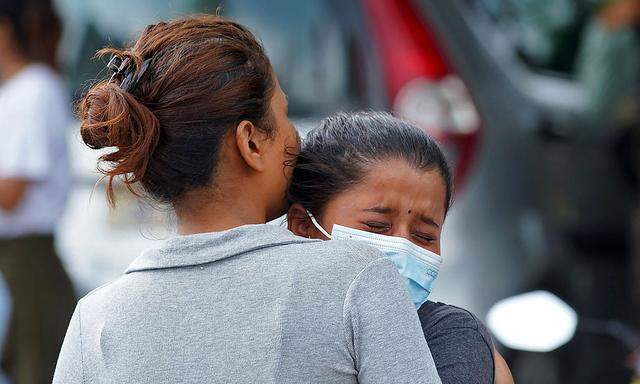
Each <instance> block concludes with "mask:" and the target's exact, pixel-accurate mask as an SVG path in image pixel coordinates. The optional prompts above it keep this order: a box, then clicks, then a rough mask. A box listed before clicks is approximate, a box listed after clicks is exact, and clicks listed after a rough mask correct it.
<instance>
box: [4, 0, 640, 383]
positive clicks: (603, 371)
mask: <svg viewBox="0 0 640 384" xmlns="http://www.w3.org/2000/svg"><path fill="white" fill-rule="evenodd" d="M54 3H55V6H56V10H57V12H58V14H59V15H60V17H61V20H62V26H63V29H62V40H61V43H60V46H59V49H58V54H57V57H58V61H59V64H60V66H59V68H60V71H61V73H62V75H63V77H64V79H65V81H66V87H67V89H68V97H69V98H70V99H71V100H77V99H78V98H79V97H80V96H81V95H82V93H83V92H84V91H86V90H87V89H88V87H89V86H90V85H91V84H92V82H93V81H95V79H101V78H103V77H104V76H106V70H105V64H106V63H105V62H103V61H99V60H92V57H93V55H94V54H95V51H96V50H97V49H98V48H100V47H103V46H105V45H114V46H121V45H122V44H124V43H126V42H128V41H131V40H132V39H133V38H134V37H135V36H136V34H137V33H138V32H140V31H141V29H142V28H143V27H144V26H145V25H147V24H149V23H152V22H154V21H157V20H159V19H166V18H171V17H175V16H179V15H182V14H186V13H192V12H215V11H216V10H218V9H219V12H220V13H221V14H222V15H224V16H227V17H230V18H233V19H235V20H237V21H239V22H241V23H243V24H246V25H248V26H250V27H251V29H252V30H253V31H254V32H255V33H256V35H257V36H258V37H259V38H260V39H261V40H262V41H263V42H264V45H265V47H266V49H267V52H268V54H269V56H270V58H271V60H272V63H273V65H274V67H275V69H276V72H277V73H278V78H279V79H280V82H281V84H282V87H283V89H284V90H285V92H286V93H287V94H288V96H289V100H290V108H289V109H290V116H291V118H292V121H293V122H294V123H295V124H296V125H297V127H298V129H299V130H300V131H301V133H303V134H304V132H305V131H307V130H308V129H310V128H312V127H313V126H314V125H315V124H316V123H317V122H318V121H319V119H321V118H322V117H324V116H326V115H327V114H330V113H332V112H335V111H338V110H358V109H381V110H389V111H392V112H394V113H395V114H397V115H399V116H401V117H403V118H406V119H409V120H412V121H415V122H417V123H418V124H420V126H421V127H423V128H424V129H426V130H427V131H428V132H429V133H431V134H432V135H434V136H435V137H437V138H438V139H439V141H440V142H441V143H442V145H443V146H444V148H445V149H446V152H447V154H448V156H449V159H450V161H451V162H452V164H453V165H454V169H455V176H456V181H455V184H456V195H455V202H454V205H453V209H452V211H451V212H450V214H449V216H448V217H447V222H446V224H445V228H444V241H443V252H442V254H443V256H444V259H445V263H444V267H443V270H442V272H441V274H440V276H439V278H438V281H437V283H436V286H435V291H434V292H433V294H432V295H433V297H432V299H433V300H438V301H442V302H446V303H449V304H453V305H457V306H461V307H464V308H467V309H469V310H471V311H472V312H474V313H475V314H476V315H478V316H479V317H480V318H483V317H484V316H485V315H486V313H487V311H488V310H489V309H490V308H491V306H492V305H493V304H494V303H496V302H497V301H498V300H500V299H503V298H506V297H509V296H512V295H515V294H518V293H521V292H526V291H531V290H537V289H544V290H547V291H550V292H552V293H554V294H556V295H557V296H558V297H560V298H562V299H563V300H564V301H566V302H567V303H568V304H569V305H570V306H571V307H573V308H574V309H575V311H576V312H577V313H578V315H579V316H580V317H581V318H589V319H599V320H603V321H609V320H616V321H619V322H620V323H616V324H625V325H626V326H628V327H629V329H637V327H640V315H638V314H639V313H640V312H639V311H640V206H639V205H638V196H639V192H640V168H639V167H640V135H639V133H640V132H639V128H640V126H639V124H640V2H639V1H637V0H601V1H598V0H591V1H590V0H447V1H434V0H422V1H421V0H305V1H295V0H289V1H287V0H270V1H261V0H227V1H220V2H218V1H214V0H165V1H162V0H138V1H124V0H110V1H101V0H56V1H55V2H54ZM2 129H7V127H6V126H3V122H2V121H0V130H2ZM65 134H66V139H67V141H68V147H69V151H70V152H69V164H70V168H71V178H70V180H71V181H70V183H71V184H70V192H69V197H68V201H67V205H66V209H65V211H64V214H63V215H62V218H61V219H60V220H59V222H58V224H57V226H56V228H55V233H54V237H55V245H56V250H57V252H58V254H59V256H60V258H61V260H62V262H63V265H64V267H65V269H66V271H67V272H68V274H69V276H70V278H71V281H72V283H73V287H74V289H75V293H76V295H77V296H78V297H81V296H82V295H84V294H86V293H87V292H89V291H90V290H92V289H94V288H96V287H97V286H99V285H101V284H104V283H105V282H108V281H110V280H112V279H114V278H116V277H117V276H118V275H120V274H121V273H122V272H123V271H124V269H125V268H126V266H127V265H128V264H129V263H130V262H131V261H132V260H133V259H134V258H135V257H136V256H137V255H138V254H139V252H140V251H141V250H142V249H144V248H146V247H148V246H150V245H152V244H153V243H154V242H157V241H160V240H162V239H164V238H166V237H167V236H170V235H171V233H172V230H171V227H172V225H171V224H172V219H171V215H170V213H169V212H168V210H164V209H159V208H157V207H151V206H148V205H146V204H145V203H144V202H141V201H138V200H136V199H134V198H133V197H132V196H131V195H130V194H128V193H126V192H125V191H124V189H123V188H121V190H119V195H121V196H118V206H117V208H116V209H113V210H112V209H110V208H109V207H108V206H107V204H106V199H105V195H104V191H103V188H102V186H101V185H100V184H97V183H96V182H97V180H98V179H99V174H98V173H97V172H96V170H95V164H96V158H97V155H96V154H95V153H93V151H90V150H88V149H87V148H85V147H84V146H83V145H82V144H81V141H80V139H79V136H78V130H77V124H76V123H73V124H70V125H69V127H68V129H67V131H66V133H65ZM5 301H6V300H5ZM7 308H8V307H7ZM1 323H2V321H1V319H0V325H2V324H1ZM0 332H1V331H0ZM609 333H611V332H609ZM629 337H631V336H629ZM1 339H2V337H0V340H1ZM627 341H628V342H627V345H625V343H624V342H622V340H619V338H618V339H616V338H615V337H612V336H611V335H610V334H607V332H604V331H603V332H587V331H581V330H580V327H579V328H578V331H577V332H576V334H575V336H574V337H573V339H572V340H571V341H569V342H568V343H567V344H565V345H564V346H561V347H559V348H557V349H555V350H553V351H551V352H524V351H517V350H515V349H514V350H512V349H509V348H507V347H504V346H501V345H500V344H499V343H498V342H497V344H498V347H499V349H500V350H501V352H502V353H503V355H504V356H505V358H506V360H507V362H508V363H509V365H510V367H511V369H512V371H513V374H514V377H515V380H516V382H518V383H545V384H553V383H601V382H603V381H604V380H607V382H609V383H630V382H631V380H632V374H633V369H632V367H631V366H632V365H633V363H634V361H633V359H632V358H630V357H629V356H630V353H631V351H630V350H629V349H630V347H633V343H632V342H629V340H627ZM638 346H640V345H638ZM1 380H2V379H1V378H0V382H1Z"/></svg>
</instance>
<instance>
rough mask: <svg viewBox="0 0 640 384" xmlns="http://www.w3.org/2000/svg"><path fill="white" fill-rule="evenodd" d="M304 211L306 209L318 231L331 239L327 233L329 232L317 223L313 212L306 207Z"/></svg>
mask: <svg viewBox="0 0 640 384" xmlns="http://www.w3.org/2000/svg"><path fill="white" fill-rule="evenodd" d="M305 211H307V215H308V216H309V218H310V219H311V222H312V223H313V225H314V226H315V227H316V228H317V229H318V231H320V232H321V233H322V234H323V235H325V236H326V237H327V239H331V235H330V234H329V232H327V231H325V230H324V228H322V226H321V225H320V224H318V221H317V220H316V218H315V217H313V214H312V213H311V212H309V210H308V209H305Z"/></svg>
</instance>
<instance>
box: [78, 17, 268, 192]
mask: <svg viewBox="0 0 640 384" xmlns="http://www.w3.org/2000/svg"><path fill="white" fill-rule="evenodd" d="M98 55H99V56H104V55H116V56H117V57H119V58H120V59H122V60H124V61H128V62H130V63H131V66H132V67H131V69H130V71H134V73H135V72H140V73H142V71H141V68H142V67H143V62H144V61H145V60H149V67H148V69H147V70H146V71H144V72H143V73H142V75H141V76H140V79H139V81H138V83H137V85H135V86H134V87H132V88H128V90H127V91H125V90H123V89H122V87H121V86H120V83H121V82H122V77H123V76H119V77H116V80H115V81H111V82H110V81H108V80H107V81H103V82H101V83H99V84H97V85H95V86H93V87H92V88H91V89H90V90H89V92H88V93H87V94H86V95H85V96H84V98H83V99H82V100H81V101H80V103H79V106H78V114H79V117H80V119H81V128H80V132H81V135H82V138H83V140H84V142H85V143H86V144H87V145H88V146H89V147H91V148H94V149H99V148H104V147H115V148H116V150H115V151H113V152H110V153H108V154H106V155H103V156H102V157H101V158H100V164H99V166H98V169H99V170H100V171H101V172H102V173H103V174H104V175H106V176H107V177H108V181H109V182H108V186H107V195H108V198H109V201H110V202H111V203H113V202H114V195H113V179H114V178H115V177H121V178H122V179H123V181H124V183H125V185H126V186H127V188H129V190H131V191H132V192H134V190H133V188H132V187H133V184H134V183H137V182H140V184H141V185H142V187H143V189H144V191H145V192H146V193H147V194H149V195H150V196H151V197H153V198H155V199H156V200H158V201H160V202H170V203H173V202H176V201H177V200H178V199H180V197H181V196H183V194H184V193H185V192H186V191H188V190H190V189H194V188H199V187H206V186H209V185H210V184H211V182H212V178H213V175H214V173H215V165H216V162H217V160H218V152H219V147H220V143H221V141H222V139H223V137H224V135H225V134H226V133H227V132H228V131H229V129H231V128H232V127H234V126H236V125H237V124H238V123H239V122H241V121H243V120H248V121H251V122H253V123H254V124H255V125H256V126H257V127H259V128H260V129H263V130H265V131H266V132H268V133H271V131H272V129H273V128H272V125H271V124H270V121H271V118H270V113H269V111H270V110H269V106H270V103H269V101H270V98H271V95H272V93H273V88H274V83H275V79H274V77H273V74H272V69H271V64H270V62H269V59H268V58H267V56H266V55H265V53H264V50H263V48H262V46H261V44H260V43H259V42H258V41H257V40H256V38H255V37H254V36H253V35H252V34H251V32H249V30H248V29H247V28H245V27H244V26H242V25H240V24H237V23H234V22H232V21H229V20H225V19H223V18H221V17H218V16H212V15H196V16H189V17H186V18H182V19H178V20H174V21H170V22H161V23H158V24H155V25H150V26H148V27H147V28H146V29H145V30H144V32H143V33H142V35H141V36H140V37H139V38H138V40H137V41H136V42H135V44H134V45H133V46H132V47H130V48H127V49H123V50H119V49H114V48H105V49H103V50H101V51H99V52H98ZM127 59H128V60H127ZM134 193H135V192H134Z"/></svg>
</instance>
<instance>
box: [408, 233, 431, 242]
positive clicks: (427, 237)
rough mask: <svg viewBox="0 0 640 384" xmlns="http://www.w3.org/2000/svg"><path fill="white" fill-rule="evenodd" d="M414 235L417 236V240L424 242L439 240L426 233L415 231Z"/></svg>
mask: <svg viewBox="0 0 640 384" xmlns="http://www.w3.org/2000/svg"><path fill="white" fill-rule="evenodd" d="M413 237H415V238H416V240H418V241H419V242H421V243H424V244H431V243H433V242H434V241H436V240H437V239H436V237H435V236H431V235H429V234H426V233H414V234H413Z"/></svg>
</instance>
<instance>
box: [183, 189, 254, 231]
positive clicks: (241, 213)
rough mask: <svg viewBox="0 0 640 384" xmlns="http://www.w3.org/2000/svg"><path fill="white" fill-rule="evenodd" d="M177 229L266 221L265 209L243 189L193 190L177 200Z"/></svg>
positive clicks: (215, 228) (212, 228) (219, 228)
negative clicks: (178, 201)
mask: <svg viewBox="0 0 640 384" xmlns="http://www.w3.org/2000/svg"><path fill="white" fill-rule="evenodd" d="M175 209H176V216H177V220H178V233H179V234H181V235H191V234H196V233H206V232H219V231H225V230H228V229H231V228H235V227H239V226H242V225H246V224H264V223H265V222H266V210H265V209H264V208H262V209H261V208H260V207H259V205H258V204H257V201H256V199H255V197H254V198H253V199H251V198H249V197H248V196H245V194H244V193H242V191H228V192H227V193H222V192H211V191H193V192H190V193H188V194H187V195H186V196H185V197H184V198H183V199H182V201H181V202H180V203H178V204H176V206H175Z"/></svg>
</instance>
